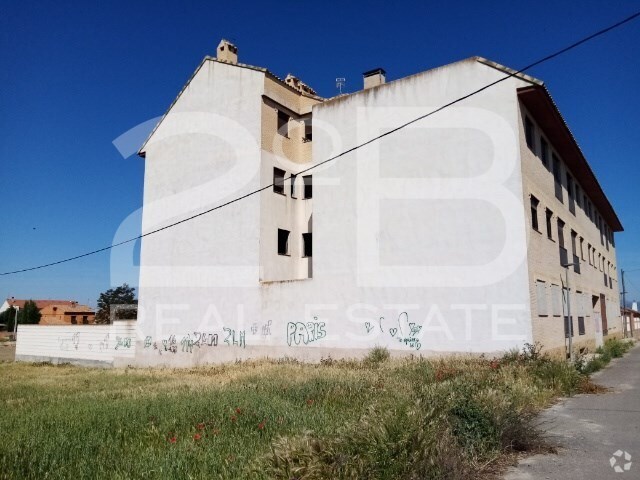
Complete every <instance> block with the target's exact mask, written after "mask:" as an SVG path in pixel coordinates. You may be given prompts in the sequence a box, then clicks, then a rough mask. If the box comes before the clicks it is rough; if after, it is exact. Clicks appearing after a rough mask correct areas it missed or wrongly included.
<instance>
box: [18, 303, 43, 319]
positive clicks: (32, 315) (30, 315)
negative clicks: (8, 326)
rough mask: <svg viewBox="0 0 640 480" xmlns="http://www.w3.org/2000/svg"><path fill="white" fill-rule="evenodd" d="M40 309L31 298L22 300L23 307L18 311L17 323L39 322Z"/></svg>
mask: <svg viewBox="0 0 640 480" xmlns="http://www.w3.org/2000/svg"><path fill="white" fill-rule="evenodd" d="M40 317H42V314H41V313H40V309H39V308H38V306H37V305H36V302H34V301H33V300H27V301H26V302H24V307H22V308H21V309H20V311H19V312H18V324H28V325H36V324H38V323H40Z"/></svg>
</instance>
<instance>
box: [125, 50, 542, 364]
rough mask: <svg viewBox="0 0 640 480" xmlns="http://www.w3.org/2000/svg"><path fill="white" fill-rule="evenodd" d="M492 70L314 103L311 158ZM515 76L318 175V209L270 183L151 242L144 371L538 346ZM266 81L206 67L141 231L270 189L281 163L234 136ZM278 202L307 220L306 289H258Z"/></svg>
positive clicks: (156, 158)
mask: <svg viewBox="0 0 640 480" xmlns="http://www.w3.org/2000/svg"><path fill="white" fill-rule="evenodd" d="M502 76H504V73H501V72H498V71H497V70H494V69H492V68H490V67H487V66H484V65H481V64H479V63H477V62H475V61H465V62H459V63H457V64H453V65H451V66H448V67H444V68H440V69H437V70H434V71H431V72H427V73H424V74H420V75H417V76H413V77H409V78H406V79H403V80H401V81H398V82H394V83H392V84H388V85H386V86H383V87H381V88H374V89H370V90H367V91H366V92H360V93H358V94H355V95H351V96H348V97H344V98H341V99H338V100H334V101H330V102H328V103H326V104H321V105H318V106H316V107H314V111H313V115H314V119H313V125H314V140H313V147H312V148H313V161H314V162H319V161H322V160H324V159H326V158H328V157H330V156H331V155H333V154H335V153H338V152H340V151H343V150H345V149H348V148H350V147H353V146H354V145H357V144H359V143H361V142H363V141H365V140H368V139H369V138H371V137H373V136H375V135H378V134H380V133H383V132H385V131H388V130H389V129H391V128H393V127H395V126H397V125H399V124H401V123H403V122H405V121H408V120H410V119H412V118H415V117H416V116H418V115H421V114H423V113H425V112H428V111H430V110H432V109H433V108H435V107H438V106H440V105H443V104H445V103H447V102H449V101H451V100H453V99H455V98H457V97H459V96H461V95H464V94H467V93H469V92H470V91H473V90H474V89H476V88H478V87H480V86H482V85H485V84H487V83H490V82H492V81H494V80H495V79H497V78H500V77H502ZM517 82H518V81H516V80H510V81H508V82H503V83H501V84H500V85H498V86H496V87H494V88H492V89H489V90H487V91H485V92H483V93H482V94H479V95H477V96H475V97H472V98H471V99H469V100H467V101H465V102H464V103H463V104H460V105H459V106H455V107H453V108H450V109H448V110H446V111H443V112H442V113H439V114H437V115H435V116H433V117H432V118H431V119H427V120H424V121H421V122H419V123H416V124H414V125H413V126H411V127H409V128H407V129H405V130H402V131H400V132H398V133H397V134H393V135H390V136H388V137H385V138H384V139H382V140H381V141H379V142H376V143H375V144H372V145H370V146H367V147H365V148H362V149H359V150H358V151H356V152H354V153H351V154H349V155H346V156H344V157H341V158H340V159H339V160H337V161H336V162H334V163H332V164H329V165H326V166H323V167H320V168H318V170H315V171H313V172H312V173H313V184H314V186H313V190H314V195H313V201H312V202H313V203H312V204H311V202H309V203H308V204H307V205H306V206H305V205H303V203H302V202H305V201H303V200H300V199H299V200H295V201H294V200H291V199H290V198H286V199H282V198H277V199H274V198H272V196H274V195H277V194H275V193H273V192H272V191H270V190H268V191H265V192H262V193H261V194H260V195H256V196H253V197H251V198H250V199H246V200H242V201H241V202H238V203H235V204H233V205H231V206H229V207H226V208H224V209H222V210H219V211H216V212H213V213H211V214H208V215H206V216H203V217H201V218H199V219H197V220H194V221H191V222H187V223H185V224H183V225H181V226H179V227H176V228H172V229H170V230H167V231H164V232H161V233H158V234H157V235H154V236H151V237H147V238H145V239H144V240H143V242H142V254H141V263H142V267H141V277H140V308H139V324H140V331H141V332H142V336H143V337H144V338H142V336H141V338H139V339H138V350H137V362H138V363H139V364H171V365H190V364H196V363H201V362H216V361H229V360H233V359H236V358H247V357H257V356H271V357H282V356H285V355H286V356H295V357H299V358H304V359H319V358H320V357H321V356H327V355H331V356H333V357H338V356H359V355H363V354H365V353H366V352H367V351H368V350H369V349H370V348H372V347H374V346H376V345H382V346H386V347H389V348H390V349H392V350H393V351H394V352H397V353H407V354H408V353H414V354H431V353H435V352H453V351H458V352H493V351H499V350H504V349H508V348H512V347H514V346H520V345H522V343H524V342H526V341H531V323H530V318H531V317H530V308H529V288H528V272H527V264H526V229H525V222H524V220H525V216H524V211H523V206H522V197H523V193H522V177H521V170H520V167H519V162H520V158H519V147H518V138H517V118H518V115H517V101H516V95H515V86H516V84H517ZM262 88H263V74H262V73H261V72H257V71H254V70H250V69H245V68H241V67H236V66H231V65H225V64H220V63H214V62H210V64H207V62H205V64H204V66H203V68H202V69H201V70H200V71H199V72H198V74H197V75H196V76H195V77H194V79H193V81H192V82H191V83H190V85H189V86H188V87H187V89H186V90H185V92H184V93H183V94H182V96H181V97H180V99H179V100H178V102H177V103H176V104H175V106H174V107H173V109H172V111H171V113H170V114H169V115H168V117H167V118H166V119H165V121H164V122H163V124H161V125H160V127H159V128H158V130H157V132H156V134H155V135H154V137H152V140H153V141H152V142H150V144H149V145H148V146H147V156H146V173H145V196H144V201H145V209H144V214H143V231H149V230H150V229H152V228H154V227H157V225H162V224H163V222H164V223H168V222H170V221H171V220H172V219H175V218H179V217H184V216H186V215H188V214H189V213H191V212H196V211H201V210H203V209H206V207H208V206H215V205H218V204H221V203H223V202H224V201H225V199H228V198H231V197H234V196H239V195H241V194H244V193H246V192H248V191H250V190H253V189H256V188H258V187H259V186H261V185H260V183H262V185H264V184H267V183H270V182H271V178H270V173H269V172H270V171H272V165H268V164H267V162H271V161H273V162H278V161H279V159H274V158H271V157H270V155H268V154H266V152H264V151H263V152H262V153H261V152H260V149H259V148H258V147H256V148H254V147H253V146H250V147H249V146H248V145H247V144H246V143H243V140H242V139H243V138H244V137H243V135H244V134H242V135H239V134H237V133H235V130H234V129H231V130H229V128H228V121H229V119H231V120H233V122H235V124H237V125H240V126H242V127H243V128H242V129H240V130H242V131H243V132H245V133H246V135H245V136H246V137H247V138H252V139H259V138H260V105H261V95H262ZM194 114H195V115H196V116H195V117H194ZM183 115H186V116H183ZM223 117H224V120H223ZM185 119H186V120H185ZM234 128H235V127H234ZM193 130H196V133H194V132H193ZM200 130H201V132H200ZM230 131H231V132H233V133H229V132H230ZM198 132H200V133H198ZM234 140H238V141H237V142H235V143H236V144H237V145H241V147H240V152H241V154H237V151H236V153H235V154H234V151H232V150H233V149H230V148H229V147H228V144H229V143H231V144H233V143H234ZM249 143H251V142H249ZM256 144H258V142H257V140H256ZM251 145H252V144H251ZM260 162H262V166H263V167H264V168H263V169H262V179H261V180H260V176H259V175H258V172H259V170H260V168H259V167H260ZM300 168H302V167H300ZM285 170H287V169H285ZM228 172H235V173H234V175H227V173H228ZM236 177H242V178H246V179H248V180H247V181H246V182H244V183H243V184H242V185H239V183H238V182H235V179H236ZM218 180H220V181H218ZM234 189H235V190H234ZM232 190H233V191H232ZM221 192H223V193H225V194H226V193H227V192H228V195H221ZM277 201H284V202H289V203H291V205H290V208H291V209H292V210H297V211H300V210H301V209H302V210H303V213H302V215H307V214H309V215H311V212H310V211H307V210H305V209H308V208H309V207H311V208H312V209H313V212H312V215H313V236H314V239H313V248H314V252H313V260H312V262H313V278H312V279H305V280H293V281H278V282H262V283H261V282H260V281H259V279H260V278H263V277H262V276H261V275H260V269H262V268H264V266H265V264H267V263H268V262H271V261H272V259H270V258H269V252H270V250H273V251H272V254H273V257H274V258H275V259H276V260H275V261H276V262H277V261H278V260H279V259H277V253H276V250H275V244H273V240H275V235H276V233H275V228H277V226H276V225H274V232H273V235H274V237H273V238H271V237H270V236H269V230H270V226H269V225H270V224H271V222H272V221H273V222H275V223H277V222H278V221H280V220H278V218H275V217H272V209H270V208H269V205H270V204H271V203H273V202H277ZM261 202H262V203H261ZM155 205H158V207H156V206H155ZM281 207H282V206H280V207H278V208H279V210H278V211H279V212H280V213H281V211H282V210H283V209H282V208H281ZM288 208H289V207H287V208H285V209H284V211H288V210H287V209H288ZM280 213H278V215H280ZM295 240H296V241H297V239H295ZM293 253H295V252H294V251H292V254H293ZM298 254H299V252H298ZM276 265H277V264H276ZM271 267H272V264H270V267H269V268H271ZM284 271H285V270H278V267H277V266H276V268H275V272H276V275H280V273H278V272H284ZM294 278H296V277H294Z"/></svg>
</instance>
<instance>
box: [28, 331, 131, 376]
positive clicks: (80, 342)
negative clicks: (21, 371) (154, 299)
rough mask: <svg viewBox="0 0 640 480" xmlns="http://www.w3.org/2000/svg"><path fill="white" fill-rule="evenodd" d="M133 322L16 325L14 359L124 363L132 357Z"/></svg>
mask: <svg viewBox="0 0 640 480" xmlns="http://www.w3.org/2000/svg"><path fill="white" fill-rule="evenodd" d="M135 348H136V322H135V320H121V321H116V322H114V323H113V324H111V325H19V326H18V338H17V342H16V361H23V362H51V363H75V364H81V365H103V366H126V365H128V364H132V363H133V362H134V360H135Z"/></svg>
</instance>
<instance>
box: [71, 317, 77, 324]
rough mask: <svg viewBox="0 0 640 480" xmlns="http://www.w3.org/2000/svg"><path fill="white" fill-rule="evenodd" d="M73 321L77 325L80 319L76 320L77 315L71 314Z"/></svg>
mask: <svg viewBox="0 0 640 480" xmlns="http://www.w3.org/2000/svg"><path fill="white" fill-rule="evenodd" d="M71 323H72V324H74V325H76V324H77V323H78V321H77V320H76V316H75V315H71Z"/></svg>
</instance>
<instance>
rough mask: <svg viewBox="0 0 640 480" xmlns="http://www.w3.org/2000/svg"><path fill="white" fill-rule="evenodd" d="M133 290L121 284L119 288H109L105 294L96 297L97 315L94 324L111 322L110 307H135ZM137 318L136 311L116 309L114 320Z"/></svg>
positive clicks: (136, 301)
mask: <svg viewBox="0 0 640 480" xmlns="http://www.w3.org/2000/svg"><path fill="white" fill-rule="evenodd" d="M137 304H138V300H137V299H136V293H135V288H133V287H130V286H129V285H127V284H126V283H123V284H122V285H121V286H120V287H116V288H110V289H109V290H107V291H106V292H102V293H101V294H100V296H99V297H98V313H96V323H110V322H111V306H112V305H137ZM136 317H137V309H136V308H135V307H134V308H122V307H118V309H117V311H116V318H117V319H119V320H129V319H135V318H136Z"/></svg>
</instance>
